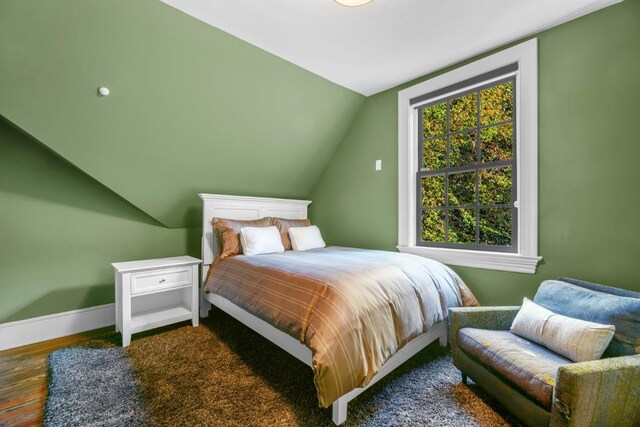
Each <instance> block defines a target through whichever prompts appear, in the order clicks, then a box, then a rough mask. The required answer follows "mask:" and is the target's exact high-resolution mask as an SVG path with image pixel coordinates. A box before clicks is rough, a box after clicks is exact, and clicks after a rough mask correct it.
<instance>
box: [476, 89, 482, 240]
mask: <svg viewBox="0 0 640 427" xmlns="http://www.w3.org/2000/svg"><path fill="white" fill-rule="evenodd" d="M480 96H481V91H478V96H477V97H476V98H477V102H478V103H477V107H476V108H477V111H476V120H477V122H476V126H477V133H476V165H478V166H480V156H481V153H480V138H481V136H480ZM479 244H480V169H479V168H478V169H476V245H479Z"/></svg>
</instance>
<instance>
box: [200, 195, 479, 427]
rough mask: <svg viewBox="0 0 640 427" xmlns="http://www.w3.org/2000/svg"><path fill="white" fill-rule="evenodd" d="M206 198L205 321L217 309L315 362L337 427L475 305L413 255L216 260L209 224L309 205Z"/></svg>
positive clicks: (443, 273)
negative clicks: (350, 407)
mask: <svg viewBox="0 0 640 427" xmlns="http://www.w3.org/2000/svg"><path fill="white" fill-rule="evenodd" d="M200 198H201V199H202V200H203V238H202V256H203V283H202V285H203V286H202V290H203V292H202V303H201V313H200V314H201V316H203V317H204V316H206V315H207V313H208V311H209V308H210V305H211V304H212V305H214V306H216V307H218V308H219V309H221V310H222V311H224V312H226V313H228V314H229V315H231V316H232V317H234V318H236V319H237V320H239V321H240V322H242V323H243V324H245V325H246V326H248V327H250V328H251V329H253V330H254V331H256V332H258V333H259V334H261V335H262V336H264V337H265V338H267V339H268V340H270V341H271V342H273V343H274V344H276V345H278V346H279V347H280V348H282V349H284V350H285V351H287V352H288V353H290V354H291V355H293V356H294V357H296V358H297V359H299V360H300V361H302V362H303V363H305V364H307V365H309V366H311V368H312V369H313V372H314V383H315V385H316V390H317V392H318V402H319V404H320V406H322V407H328V406H332V419H333V422H334V423H335V424H336V425H339V424H342V423H343V422H344V421H345V420H346V417H347V404H348V402H349V401H350V400H352V399H354V398H355V397H356V396H358V395H359V394H360V393H362V392H363V391H365V390H366V389H367V388H369V387H371V386H372V385H373V384H375V383H376V382H377V381H378V380H380V379H381V378H383V377H384V376H385V375H387V374H388V373H389V372H391V371H393V370H394V369H395V368H396V367H398V366H399V365H400V364H402V363H403V362H404V361H406V360H407V359H409V358H410V357H411V356H413V355H414V354H416V353H417V352H418V351H420V350H421V349H423V348H424V347H426V346H427V345H429V344H431V343H432V342H434V341H436V340H439V342H440V345H442V346H445V345H446V343H447V328H446V315H447V310H448V308H449V307H455V306H460V305H474V304H476V303H477V302H476V301H475V298H474V297H473V295H472V294H471V293H470V292H469V290H468V289H467V288H466V286H465V285H464V283H462V281H461V280H460V278H459V277H458V276H457V275H456V274H455V273H453V272H452V271H451V270H450V269H449V268H447V267H446V266H444V265H442V264H440V263H438V262H436V261H433V260H429V259H425V258H420V257H417V256H414V255H408V254H399V253H395V252H385V251H372V250H364V249H356V248H343V247H327V248H321V249H313V250H309V251H304V252H294V251H287V252H284V253H277V254H265V255H258V256H244V255H237V256H233V257H229V258H227V259H223V260H220V259H216V255H217V251H218V245H217V244H216V241H215V239H216V236H215V235H214V232H213V227H212V224H211V219H212V218H214V217H219V218H229V219H243V220H256V219H259V218H263V217H280V218H287V219H304V218H306V217H307V207H308V205H309V204H310V202H309V201H305V200H289V199H271V198H257V197H242V196H224V195H212V194H200ZM214 260H215V262H214Z"/></svg>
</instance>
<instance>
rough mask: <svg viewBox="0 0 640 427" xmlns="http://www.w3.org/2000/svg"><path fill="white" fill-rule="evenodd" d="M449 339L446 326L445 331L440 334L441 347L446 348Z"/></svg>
mask: <svg viewBox="0 0 640 427" xmlns="http://www.w3.org/2000/svg"><path fill="white" fill-rule="evenodd" d="M448 339H449V331H448V330H447V325H446V324H445V325H444V328H443V331H442V333H441V334H440V338H439V339H438V341H439V342H440V347H446V346H447V341H448Z"/></svg>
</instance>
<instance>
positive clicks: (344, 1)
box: [333, 0, 373, 7]
mask: <svg viewBox="0 0 640 427" xmlns="http://www.w3.org/2000/svg"><path fill="white" fill-rule="evenodd" d="M333 1H335V2H336V3H338V4H339V5H342V6H347V7H357V6H364V5H365V4H367V3H371V2H372V1H373V0H333Z"/></svg>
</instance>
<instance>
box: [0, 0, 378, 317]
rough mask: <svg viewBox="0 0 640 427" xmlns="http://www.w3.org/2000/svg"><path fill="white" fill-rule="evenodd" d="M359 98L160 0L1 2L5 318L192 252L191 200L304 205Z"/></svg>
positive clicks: (66, 303) (64, 301) (196, 216)
mask: <svg viewBox="0 0 640 427" xmlns="http://www.w3.org/2000/svg"><path fill="white" fill-rule="evenodd" d="M102 85H104V86H107V87H109V88H110V90H111V95H109V96H108V97H99V96H98V95H97V88H98V87H99V86H102ZM364 99H365V98H364V97H363V96H361V95H359V94H356V93H354V92H352V91H350V90H348V89H345V88H343V87H341V86H338V85H336V84H334V83H331V82H329V81H328V80H326V79H324V78H321V77H319V76H317V75H315V74H313V73H310V72H308V71H306V70H303V69H301V68H299V67H297V66H295V65H293V64H291V63H289V62H287V61H285V60H283V59H281V58H278V57H276V56H274V55H271V54H270V53H267V52H265V51H263V50H261V49H259V48H257V47H254V46H252V45H250V44H248V43H246V42H244V41H242V40H239V39H237V38H235V37H233V36H231V35H229V34H227V33H225V32H223V31H220V30H218V29H216V28H214V27H211V26H209V25H207V24H204V23H202V22H200V21H198V20H196V19H194V18H192V17H190V16H188V15H186V14H183V13H182V12H180V11H178V10H176V9H173V8H172V7H170V6H167V5H165V4H164V3H162V2H160V1H158V0H136V1H130V0H109V1H85V0H57V1H47V0H2V1H1V2H0V121H1V123H0V242H1V245H0V323H2V322H6V321H11V320H19V319H24V318H29V317H33V316H38V315H44V314H51V313H56V312H60V311H66V310H72V309H78V308H84V307H88V306H92V305H98V304H105V303H109V302H112V301H113V276H112V270H111V267H110V265H109V263H111V262H113V261H122V260H131V259H141V258H153V257H162V256H174V255H183V254H190V255H195V256H198V255H199V253H200V236H201V231H200V224H201V204H200V200H199V199H198V197H197V193H199V192H209V193H223V194H225V193H226V194H241V195H242V194H246V195H256V196H261V195H264V196H273V197H292V198H296V197H307V196H308V195H309V193H310V191H311V189H312V187H313V185H314V184H315V182H316V181H317V179H318V177H319V176H320V174H321V173H322V170H323V169H324V168H325V167H326V165H327V163H328V161H329V159H330V157H331V155H332V153H333V152H334V151H335V149H336V148H337V146H338V145H339V143H340V142H341V141H342V140H343V138H344V135H345V134H346V132H347V130H348V127H349V125H350V124H351V122H352V120H353V118H354V117H355V115H356V114H357V112H358V110H359V109H360V106H361V105H362V103H363V102H364ZM2 117H4V119H3V118H2ZM9 123H11V124H12V125H10V124H9ZM14 126H15V127H17V128H19V129H22V130H24V131H25V132H26V133H28V135H29V136H27V135H26V134H23V133H21V132H19V131H18V130H16V128H14Z"/></svg>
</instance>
